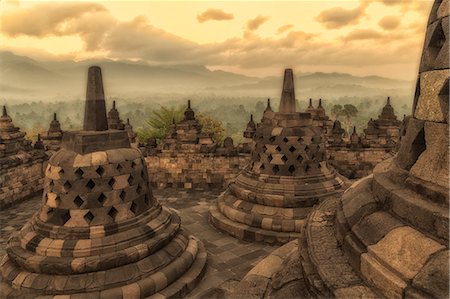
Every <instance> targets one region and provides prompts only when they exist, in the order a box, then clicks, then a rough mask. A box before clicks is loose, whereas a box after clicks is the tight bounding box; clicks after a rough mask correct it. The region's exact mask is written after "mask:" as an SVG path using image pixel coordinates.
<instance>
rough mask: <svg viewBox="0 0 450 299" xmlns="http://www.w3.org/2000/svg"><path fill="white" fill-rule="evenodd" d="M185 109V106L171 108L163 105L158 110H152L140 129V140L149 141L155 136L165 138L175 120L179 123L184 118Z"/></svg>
mask: <svg viewBox="0 0 450 299" xmlns="http://www.w3.org/2000/svg"><path fill="white" fill-rule="evenodd" d="M184 110H185V108H184V107H183V106H179V107H170V108H168V107H164V106H161V107H160V108H159V109H157V110H151V112H150V114H149V116H148V117H147V119H146V121H145V123H146V125H145V127H144V128H141V129H139V130H138V139H139V141H140V142H147V140H148V139H149V138H150V137H155V138H156V139H157V140H161V139H163V138H164V136H166V134H167V132H168V130H169V128H170V126H171V125H172V123H173V120H175V123H178V122H180V121H181V120H182V119H183V114H184Z"/></svg>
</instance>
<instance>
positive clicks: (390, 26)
mask: <svg viewBox="0 0 450 299" xmlns="http://www.w3.org/2000/svg"><path fill="white" fill-rule="evenodd" d="M400 23H401V19H400V17H397V16H385V17H383V18H382V19H381V20H380V21H379V22H378V25H380V27H381V28H383V29H384V30H394V29H395V28H397V27H398V26H399V25H400Z"/></svg>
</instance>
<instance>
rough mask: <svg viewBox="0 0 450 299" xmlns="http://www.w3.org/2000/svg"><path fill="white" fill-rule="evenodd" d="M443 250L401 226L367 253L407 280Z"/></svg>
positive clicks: (431, 241)
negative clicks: (432, 256) (436, 253)
mask: <svg viewBox="0 0 450 299" xmlns="http://www.w3.org/2000/svg"><path fill="white" fill-rule="evenodd" d="M443 248H444V246H443V245H441V244H439V243H437V242H436V241H434V240H432V239H430V238H428V237H426V236H425V235H424V234H422V233H420V232H418V231H417V230H415V229H413V228H411V227H409V226H403V227H398V228H395V229H393V230H392V231H390V232H389V233H388V234H387V235H386V236H385V237H384V238H383V239H381V240H380V241H379V242H378V243H376V244H375V245H371V246H369V247H368V253H369V254H370V255H371V256H374V257H376V259H377V260H379V261H380V262H382V263H383V264H384V265H388V266H389V267H391V268H392V269H393V270H394V271H396V273H398V275H399V276H400V277H402V278H403V280H409V279H412V278H414V276H415V275H416V274H417V273H418V272H419V271H420V270H421V269H422V267H423V266H424V265H425V263H426V262H427V260H428V259H429V258H430V256H431V255H432V254H433V253H435V252H437V251H439V250H442V249H443Z"/></svg>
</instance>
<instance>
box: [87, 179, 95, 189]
mask: <svg viewBox="0 0 450 299" xmlns="http://www.w3.org/2000/svg"><path fill="white" fill-rule="evenodd" d="M86 187H87V188H88V189H89V190H92V189H94V188H95V183H94V181H93V180H89V182H87V184H86Z"/></svg>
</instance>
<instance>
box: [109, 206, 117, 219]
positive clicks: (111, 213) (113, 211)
mask: <svg viewBox="0 0 450 299" xmlns="http://www.w3.org/2000/svg"><path fill="white" fill-rule="evenodd" d="M117 214H119V212H118V211H117V210H116V208H114V207H111V209H109V211H108V215H109V217H111V218H112V219H113V220H116V217H117Z"/></svg>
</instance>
